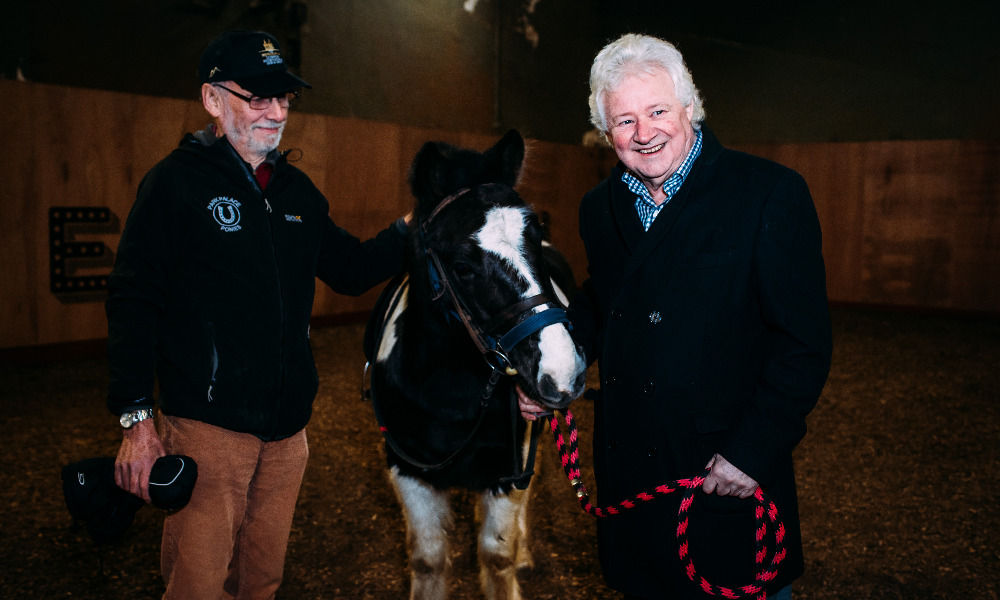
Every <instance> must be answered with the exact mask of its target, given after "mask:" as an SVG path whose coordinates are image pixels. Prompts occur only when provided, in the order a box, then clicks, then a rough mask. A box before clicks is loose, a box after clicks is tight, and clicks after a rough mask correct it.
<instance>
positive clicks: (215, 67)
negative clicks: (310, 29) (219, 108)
mask: <svg viewBox="0 0 1000 600" xmlns="http://www.w3.org/2000/svg"><path fill="white" fill-rule="evenodd" d="M198 77H199V78H200V79H201V82H202V83H215V82H218V81H235V82H236V83H238V84H239V85H240V87H242V88H243V89H245V90H247V91H248V92H250V93H251V94H253V95H255V96H261V97H268V96H277V95H279V94H284V93H286V92H291V91H294V90H297V89H299V88H302V87H307V88H311V87H312V86H311V85H309V84H308V83H306V82H305V81H303V80H302V79H300V78H298V77H296V76H295V75H293V74H292V73H291V72H289V70H288V66H287V65H286V64H285V59H284V58H283V57H282V56H281V48H280V47H279V46H278V40H277V39H275V37H274V36H273V35H271V34H269V33H267V32H264V31H247V30H243V29H233V30H230V31H226V32H224V33H221V34H219V35H218V36H217V37H216V38H215V39H214V40H212V41H211V43H209V44H208V47H207V48H206V49H205V52H204V53H203V54H202V55H201V62H199V63H198Z"/></svg>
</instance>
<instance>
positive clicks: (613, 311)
mask: <svg viewBox="0 0 1000 600" xmlns="http://www.w3.org/2000/svg"><path fill="white" fill-rule="evenodd" d="M611 318H612V319H614V320H615V321H617V320H618V319H620V318H622V311H621V310H619V309H617V308H612V309H611Z"/></svg>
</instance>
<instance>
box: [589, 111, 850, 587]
mask: <svg viewBox="0 0 1000 600" xmlns="http://www.w3.org/2000/svg"><path fill="white" fill-rule="evenodd" d="M702 131H703V148H702V152H701V155H700V156H699V158H698V159H697V160H696V161H695V163H694V165H693V167H692V170H691V172H690V173H689V174H688V177H687V179H686V180H685V182H684V184H683V186H682V187H681V189H680V190H678V192H677V193H676V194H675V195H674V197H673V198H672V199H671V200H670V201H669V203H668V204H667V205H666V206H665V207H664V208H663V210H662V211H661V212H660V214H659V215H658V216H657V218H656V220H655V221H654V222H653V224H652V226H651V227H650V229H649V231H643V229H642V226H641V224H640V222H639V218H638V216H637V214H636V210H635V205H634V202H635V195H634V194H633V193H632V192H630V191H629V190H628V188H627V187H626V186H625V184H624V183H622V181H621V175H622V169H623V168H624V167H623V166H622V165H621V164H619V165H618V166H617V167H616V168H615V169H614V171H613V172H612V174H611V175H610V177H608V179H606V180H605V181H603V182H602V183H600V184H599V185H598V186H597V187H595V188H594V189H593V190H591V191H590V192H588V193H587V194H586V195H585V196H584V198H583V201H582V203H581V206H580V235H581V237H582V239H583V243H584V245H585V247H586V252H587V259H588V263H589V266H588V270H589V277H588V279H587V281H585V282H584V284H583V286H582V291H581V292H580V293H578V294H577V296H576V297H575V298H574V300H573V302H572V306H571V307H570V317H571V320H572V322H573V326H574V337H575V338H576V340H577V342H578V343H580V344H581V345H582V346H583V347H584V350H585V352H586V355H587V357H588V360H591V361H592V360H597V361H599V368H600V382H601V391H600V394H598V395H597V399H596V400H595V403H594V411H595V432H594V464H595V470H596V479H597V499H596V502H597V504H598V505H600V506H608V505H611V504H617V503H618V502H619V501H621V500H623V499H626V498H630V497H633V496H634V495H635V494H637V493H639V492H642V491H650V490H652V489H654V488H655V487H656V486H657V485H659V484H663V483H669V482H672V481H673V480H676V479H679V478H684V477H692V476H695V475H699V474H701V472H702V471H703V469H704V467H705V466H706V464H707V463H708V462H709V460H710V459H711V458H712V456H713V455H714V454H715V453H718V454H721V455H722V456H723V457H725V458H726V459H727V460H729V461H730V462H731V463H733V464H734V465H735V466H736V467H738V468H739V469H740V470H742V471H743V472H745V473H747V474H748V475H750V476H751V477H753V478H754V479H756V480H757V481H758V482H759V483H760V484H761V486H762V487H763V489H764V490H765V491H766V493H767V494H768V495H769V496H770V497H771V499H772V500H773V501H774V502H775V504H776V505H777V507H778V510H779V511H780V516H781V518H782V519H783V521H784V524H785V528H786V530H787V533H786V536H785V542H786V547H787V557H786V558H785V559H784V561H783V562H782V563H781V568H780V570H779V574H778V577H777V578H776V579H774V580H773V581H772V582H771V583H770V584H769V585H768V590H769V591H770V592H774V591H777V590H778V589H780V588H781V587H784V586H785V585H787V584H788V583H789V582H790V581H791V580H793V579H795V578H797V577H798V576H799V575H801V573H802V570H803V557H802V548H801V535H800V530H799V515H798V506H797V499H796V491H795V480H794V474H793V470H792V450H793V449H794V448H795V446H796V444H798V442H799V441H800V440H801V439H802V437H803V436H804V435H805V433H806V415H807V414H808V413H809V411H810V410H811V409H812V408H813V406H814V405H815V404H816V402H817V400H818V398H819V395H820V392H821V390H822V388H823V385H824V383H825V382H826V377H827V374H828V371H829V367H830V356H831V351H832V350H831V345H832V344H831V332H830V321H829V311H828V305H827V296H826V277H825V270H824V266H823V257H822V252H821V240H820V227H819V220H818V218H817V214H816V209H815V207H814V205H813V202H812V198H811V196H810V194H809V190H808V188H807V186H806V183H805V181H804V180H803V178H802V177H801V176H800V175H799V174H798V173H796V172H795V171H792V170H791V169H788V168H786V167H783V166H781V165H779V164H777V163H774V162H771V161H768V160H764V159H761V158H757V157H754V156H750V155H748V154H744V153H740V152H736V151H733V150H729V149H725V148H723V147H722V146H721V145H720V144H719V142H718V141H717V140H716V138H715V137H714V136H713V135H712V133H711V132H710V131H708V130H707V129H705V128H703V129H702ZM680 497H681V495H680V493H674V494H672V495H670V496H666V497H661V498H658V499H657V500H655V501H653V502H650V503H648V504H643V505H642V506H640V507H637V508H634V509H631V510H626V511H624V512H623V513H622V514H621V515H619V516H613V517H609V518H604V519H599V520H598V543H599V553H600V559H601V565H602V568H603V570H604V575H605V578H606V580H607V582H608V585H609V586H611V587H612V588H615V589H617V590H620V591H622V592H626V593H630V594H635V595H639V596H642V597H647V598H692V599H704V598H706V597H708V596H705V595H704V594H703V592H702V591H700V590H699V589H698V587H697V586H695V585H694V584H692V583H691V582H690V581H689V580H688V578H687V576H686V575H685V573H684V570H683V568H682V564H681V562H680V560H679V559H678V557H677V542H676V529H677V509H678V505H679V502H680ZM754 506H755V502H754V501H753V499H749V500H740V499H737V498H732V497H720V496H717V495H711V496H708V495H705V494H704V493H701V492H699V493H698V495H697V496H696V498H695V500H694V504H693V506H692V507H691V509H690V511H689V516H690V525H689V527H690V528H689V530H688V536H689V539H690V551H691V554H692V557H693V559H694V564H695V567H696V569H697V572H698V575H699V576H704V577H705V578H706V579H708V580H709V581H710V582H711V583H713V584H717V585H726V586H738V585H743V584H747V583H753V582H754V575H755V573H756V568H755V564H754V554H755V540H754V529H755V519H754V514H753V513H754ZM769 560H770V559H768V562H769Z"/></svg>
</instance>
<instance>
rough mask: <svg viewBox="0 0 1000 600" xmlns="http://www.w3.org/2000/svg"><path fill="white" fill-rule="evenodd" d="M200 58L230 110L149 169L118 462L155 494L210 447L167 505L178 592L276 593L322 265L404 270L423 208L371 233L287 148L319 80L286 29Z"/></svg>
mask: <svg viewBox="0 0 1000 600" xmlns="http://www.w3.org/2000/svg"><path fill="white" fill-rule="evenodd" d="M199 75H200V77H201V81H202V87H201V98H202V103H203V104H204V106H205V110H206V111H208V113H209V114H210V115H211V116H212V117H213V118H214V121H215V122H214V124H212V125H209V127H208V128H206V129H205V130H203V131H199V132H197V133H194V134H188V135H186V136H185V137H184V139H183V140H182V141H181V143H180V145H179V147H178V148H177V149H175V150H174V151H173V152H172V153H171V154H170V155H169V156H167V157H166V158H165V159H164V160H163V161H161V162H160V163H159V164H157V165H156V166H155V167H153V169H152V170H150V172H149V173H148V174H147V175H146V176H145V178H144V179H143V180H142V182H141V184H140V186H139V190H138V194H137V197H136V202H135V204H134V206H133V208H132V210H131V213H130V214H129V217H128V220H127V222H126V224H125V230H124V232H123V234H122V238H121V241H120V243H119V246H118V252H117V258H116V262H115V268H114V271H113V273H112V276H111V279H110V282H109V286H108V287H109V297H108V301H107V315H108V353H109V362H110V370H111V382H110V390H109V394H108V400H107V404H108V408H109V409H110V410H111V412H112V413H113V414H114V415H115V416H116V417H117V418H119V421H120V423H121V426H122V427H123V428H124V429H123V440H122V444H121V448H120V450H119V452H118V458H117V461H116V473H115V478H116V481H117V483H118V485H119V486H120V487H122V488H123V489H126V490H128V491H130V492H132V493H133V494H135V495H137V496H141V497H142V498H144V499H146V500H147V501H149V473H150V469H151V468H152V465H153V463H154V462H155V461H156V459H157V458H158V457H160V456H163V455H164V454H167V453H170V454H184V455H187V456H190V457H192V458H194V460H195V461H196V462H197V465H198V481H197V484H196V485H195V488H194V492H193V494H192V497H191V501H190V502H189V504H188V505H187V506H186V507H184V508H183V509H181V510H179V511H176V512H174V513H171V514H169V515H168V516H167V517H166V520H165V522H164V527H163V545H162V548H161V567H162V574H163V578H164V581H165V584H166V593H165V594H164V596H163V597H164V598H167V599H171V598H180V599H184V600H191V599H197V598H205V599H209V598H210V599H212V600H217V599H218V598H220V597H234V598H246V599H263V598H273V597H274V596H275V592H276V590H277V588H278V586H279V585H280V583H281V579H282V573H283V569H284V559H285V550H286V547H287V543H288V536H289V531H290V529H291V524H292V516H293V513H294V509H295V502H296V499H297V496H298V492H299V487H300V485H301V482H302V477H303V473H304V471H305V466H306V460H307V457H308V445H307V441H306V432H305V427H306V424H307V423H308V421H309V417H310V415H311V412H312V402H313V399H314V397H315V394H316V391H317V387H318V378H317V373H316V368H315V365H314V363H313V359H312V353H311V350H310V348H309V319H310V315H311V312H312V303H313V296H314V292H315V278H316V277H319V278H320V279H321V280H322V281H323V282H324V283H326V284H327V285H329V286H330V287H331V288H332V289H333V290H334V291H336V292H339V293H343V294H351V295H357V294H361V293H363V292H365V291H366V290H368V289H370V288H371V287H373V286H375V285H377V284H378V283H380V282H382V281H384V280H386V279H388V278H389V277H390V276H392V275H393V274H395V273H397V272H398V271H400V270H401V269H402V267H403V263H402V261H403V248H404V245H405V239H406V229H407V225H406V221H405V219H399V220H397V221H396V222H395V223H393V224H390V225H389V227H387V228H386V229H385V230H384V231H382V232H381V233H379V234H378V235H377V236H376V237H375V238H372V239H371V240H368V241H365V242H362V241H360V240H359V239H358V238H356V237H354V236H353V235H351V234H350V233H348V232H346V231H344V230H343V229H341V228H339V227H337V226H336V225H334V223H333V222H332V221H331V220H330V217H329V216H328V213H329V205H328V203H327V200H326V199H325V198H324V197H323V195H322V194H321V193H320V191H319V190H318V189H316V187H315V186H314V185H313V183H312V182H311V181H310V180H309V178H308V177H307V176H306V175H305V174H304V173H303V172H302V171H300V170H299V169H297V168H296V167H294V166H292V165H291V164H289V163H288V161H287V158H286V154H285V153H281V152H279V151H278V150H277V148H278V144H279V142H280V140H281V134H282V131H283V130H284V127H285V123H286V122H287V119H288V114H289V106H290V104H291V103H292V101H293V100H294V99H295V98H296V97H297V96H298V90H299V89H300V88H302V87H310V86H309V84H307V83H306V82H305V81H303V80H302V79H299V78H298V77H297V76H295V75H293V74H292V73H290V72H289V71H288V69H287V66H286V65H285V62H284V60H283V58H282V55H281V50H280V48H279V46H278V42H277V40H276V39H275V38H274V37H272V36H271V35H269V34H267V33H264V32H260V31H228V32H226V33H223V34H222V35H220V36H219V37H217V38H216V39H215V40H213V41H212V42H211V44H209V46H208V48H207V49H206V50H205V53H204V55H203V56H202V60H201V64H200V66H199ZM154 376H155V378H157V379H158V381H159V397H158V399H157V401H156V402H154V393H153V381H154ZM156 405H158V407H159V417H158V418H157V419H155V422H156V426H154V419H153V418H152V417H153V409H154V406H156Z"/></svg>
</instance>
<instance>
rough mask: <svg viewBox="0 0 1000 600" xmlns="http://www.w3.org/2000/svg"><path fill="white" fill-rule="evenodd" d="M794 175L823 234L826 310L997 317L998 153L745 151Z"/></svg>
mask: <svg viewBox="0 0 1000 600" xmlns="http://www.w3.org/2000/svg"><path fill="white" fill-rule="evenodd" d="M739 149H740V150H744V151H746V152H750V153H751V154H756V155H758V156H764V157H766V158H770V159H772V160H776V161H778V162H780V163H782V164H785V165H788V166H790V167H792V168H793V169H795V170H797V171H799V172H800V173H801V174H802V175H803V177H805V179H806V181H807V182H808V183H809V187H810V190H811V191H812V194H813V199H814V201H815V202H816V207H817V211H818V212H819V216H820V222H821V224H822V226H823V242H824V258H825V259H826V265H827V283H828V287H829V290H828V292H829V296H830V300H831V301H834V302H853V303H864V304H882V305H888V306H900V307H910V308H935V309H955V310H970V311H984V312H1000V287H998V286H997V285H996V283H995V282H996V281H997V279H998V276H1000V215H998V212H1000V145H998V144H997V143H990V142H977V141H955V140H944V141H921V142H912V141H905V142H902V141H901V142H870V143H863V144H862V143H842V144H768V145H742V146H740V147H739Z"/></svg>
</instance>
